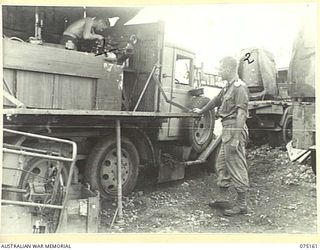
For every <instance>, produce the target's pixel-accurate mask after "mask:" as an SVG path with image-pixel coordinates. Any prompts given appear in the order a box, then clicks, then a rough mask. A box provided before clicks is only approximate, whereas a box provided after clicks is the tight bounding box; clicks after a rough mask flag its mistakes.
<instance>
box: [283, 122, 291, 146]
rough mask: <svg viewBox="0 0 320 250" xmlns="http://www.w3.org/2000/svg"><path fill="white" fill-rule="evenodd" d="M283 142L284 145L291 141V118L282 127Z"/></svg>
mask: <svg viewBox="0 0 320 250" xmlns="http://www.w3.org/2000/svg"><path fill="white" fill-rule="evenodd" d="M283 140H284V142H285V143H288V142H289V141H291V140H292V117H288V118H287V119H286V122H285V124H284V126H283Z"/></svg>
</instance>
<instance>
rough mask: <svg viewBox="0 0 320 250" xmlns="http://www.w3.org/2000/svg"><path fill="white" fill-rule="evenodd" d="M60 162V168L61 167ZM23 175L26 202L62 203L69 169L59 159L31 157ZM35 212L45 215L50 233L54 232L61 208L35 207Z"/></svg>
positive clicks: (23, 196)
mask: <svg viewBox="0 0 320 250" xmlns="http://www.w3.org/2000/svg"><path fill="white" fill-rule="evenodd" d="M59 164H61V165H60V169H59V167H58V166H59ZM24 170H25V171H24V172H23V174H22V175H21V180H20V185H19V186H20V188H21V189H25V190H26V191H27V193H26V194H23V195H22V196H21V199H22V200H23V201H25V202H32V203H39V204H51V205H61V203H62V198H63V187H65V186H66V185H67V179H68V170H67V169H66V167H65V166H64V165H63V163H59V162H57V161H52V160H48V159H39V158H33V159H31V160H30V161H29V162H28V164H27V166H26V168H25V169H24ZM33 211H34V212H35V213H38V214H41V215H43V217H44V218H45V220H46V221H47V225H48V231H49V233H54V232H55V231H56V230H57V227H58V224H59V218H60V215H61V212H62V210H61V209H50V208H42V209H39V207H35V208H34V210H33Z"/></svg>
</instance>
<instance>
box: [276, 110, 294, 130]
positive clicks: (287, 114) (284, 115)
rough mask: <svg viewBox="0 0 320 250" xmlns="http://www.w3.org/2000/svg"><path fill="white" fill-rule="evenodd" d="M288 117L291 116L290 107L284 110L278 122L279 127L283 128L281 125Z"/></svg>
mask: <svg viewBox="0 0 320 250" xmlns="http://www.w3.org/2000/svg"><path fill="white" fill-rule="evenodd" d="M289 115H292V106H289V107H287V108H286V109H285V110H284V112H283V115H282V117H281V119H280V122H279V125H280V126H281V127H283V125H284V123H285V121H286V119H287V117H288V116H289Z"/></svg>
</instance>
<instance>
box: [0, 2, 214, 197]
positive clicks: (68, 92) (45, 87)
mask: <svg viewBox="0 0 320 250" xmlns="http://www.w3.org/2000/svg"><path fill="white" fill-rule="evenodd" d="M139 10H140V9H139V8H116V7H112V8H111V7H110V8H108V7H105V8H96V7H86V8H83V7H72V8H71V7H50V6H45V7H44V6H38V7H34V6H3V11H2V13H3V33H4V38H3V82H4V85H3V86H4V87H3V92H4V109H3V126H4V128H5V129H9V130H6V131H4V135H3V138H4V139H3V140H4V143H5V144H4V147H5V149H6V150H7V151H5V152H4V154H6V153H8V149H13V150H15V151H10V150H9V151H10V152H14V153H15V154H14V156H12V155H10V157H13V158H14V160H17V159H18V158H19V154H18V153H17V152H21V151H23V152H25V150H27V148H31V149H32V150H33V152H34V151H36V152H37V151H41V152H43V151H45V152H47V153H46V155H55V156H58V155H59V156H60V157H67V156H70V155H71V154H72V150H71V149H70V147H67V146H66V145H65V144H63V143H60V142H56V141H49V142H48V141H46V140H44V139H41V138H42V137H41V136H46V137H45V138H47V136H49V137H54V138H60V139H63V140H67V141H71V142H74V143H76V146H77V154H76V159H75V167H74V171H73V173H72V175H73V177H72V183H78V182H80V181H81V182H82V183H84V184H86V183H88V184H89V185H90V188H91V189H93V190H98V191H99V193H100V195H101V197H102V198H105V199H113V197H114V196H115V195H116V194H117V190H118V188H117V183H118V179H117V176H119V175H117V162H118V159H119V155H117V153H118V152H119V151H117V145H119V144H118V143H117V138H118V137H117V136H116V135H117V133H116V132H120V131H121V140H120V139H119V138H118V139H119V140H120V142H121V151H120V152H121V153H120V158H121V175H120V176H121V181H122V192H123V195H128V194H129V193H130V192H131V191H132V190H133V189H134V187H135V185H136V182H137V178H138V174H139V170H140V169H141V168H153V169H154V170H155V171H157V173H158V174H157V181H158V182H166V181H171V180H178V179H181V178H183V177H184V171H185V167H186V166H191V165H196V164H203V163H205V162H206V160H207V158H208V157H213V156H212V155H216V151H215V148H216V146H217V145H218V144H219V142H220V136H219V135H218V134H215V133H214V126H215V118H214V111H210V112H207V113H206V114H204V115H203V116H201V117H200V116H198V115H196V114H194V113H192V112H191V109H192V108H194V107H202V106H204V105H205V104H206V103H207V102H208V100H209V99H208V98H205V97H203V96H201V95H202V92H201V89H194V86H193V83H194V74H193V71H194V68H193V62H194V58H195V54H194V53H193V52H191V51H189V50H187V49H184V48H181V47H178V46H175V45H172V44H169V43H166V41H165V40H164V30H165V27H164V24H163V23H162V22H157V23H148V24H136V25H123V24H124V23H125V22H126V21H128V20H129V18H132V17H133V16H134V15H135V14H137V13H138V12H139ZM84 16H87V17H118V22H119V24H118V22H117V23H116V25H114V26H112V27H111V28H110V29H109V30H107V31H106V33H102V34H103V35H104V36H105V38H106V44H105V45H101V44H100V43H93V44H91V45H89V48H90V49H89V50H86V51H73V50H67V49H65V46H64V45H60V44H59V40H60V37H61V35H62V33H63V30H64V29H65V27H66V26H67V25H68V24H69V23H71V22H73V21H75V20H77V19H80V18H82V17H84ZM90 46H91V47H90ZM110 53H113V55H114V56H113V57H112V58H110ZM109 59H112V60H109ZM114 59H116V60H114ZM117 125H119V126H117ZM120 126H121V129H120ZM15 131H16V132H15ZM21 132H24V133H27V135H30V134H32V135H34V134H36V135H37V136H40V138H39V137H37V136H33V137H32V138H29V137H28V136H26V134H21ZM5 156H6V155H5ZM10 157H9V158H10ZM46 157H47V156H46ZM9 158H8V157H5V158H4V168H3V170H4V171H3V178H2V179H3V183H2V185H3V191H4V192H3V194H4V195H3V198H6V194H7V192H12V190H13V189H12V188H14V189H15V190H20V191H19V192H22V193H25V194H26V193H27V195H25V196H24V197H35V196H32V195H31V196H30V194H28V192H30V188H28V187H30V186H33V187H37V190H38V191H37V192H39V195H37V196H36V197H37V201H36V200H32V199H31V200H30V199H29V201H30V202H43V199H41V197H43V196H46V195H48V194H51V195H52V192H53V191H52V190H53V184H52V183H51V184H50V185H49V183H48V179H47V176H51V175H52V172H53V169H55V168H53V165H54V164H56V160H52V159H51V158H50V157H49V159H48V157H47V158H46V159H38V158H36V157H32V154H31V155H30V154H28V155H27V156H26V157H23V158H22V159H20V161H19V160H17V161H11V160H12V159H11V158H10V159H9ZM54 159H55V158H54ZM6 160H8V161H6ZM12 162H20V163H19V164H18V163H17V165H15V166H11V165H10V164H11V163H12ZM7 164H9V165H10V166H8V165H7ZM12 164H13V163H12ZM61 164H62V166H64V167H62V169H63V170H61V171H60V172H61V176H60V177H58V175H55V177H56V178H60V179H61V180H60V184H61V182H64V183H66V181H64V180H65V179H66V176H67V175H68V172H69V171H70V167H68V166H67V165H68V164H63V163H61ZM12 168H14V169H16V170H17V169H19V171H18V172H19V173H20V174H19V175H17V176H16V178H18V180H16V179H15V180H13V179H12V178H11V177H12V171H13V170H12ZM50 174H51V175H50ZM57 185H59V184H57ZM49 186H50V188H49ZM10 188H11V191H10V190H9V189H10ZM9 197H10V199H14V200H18V201H19V200H21V199H22V200H23V198H21V196H19V195H17V196H15V198H12V196H11V195H9ZM39 197H40V198H39ZM38 199H39V200H38Z"/></svg>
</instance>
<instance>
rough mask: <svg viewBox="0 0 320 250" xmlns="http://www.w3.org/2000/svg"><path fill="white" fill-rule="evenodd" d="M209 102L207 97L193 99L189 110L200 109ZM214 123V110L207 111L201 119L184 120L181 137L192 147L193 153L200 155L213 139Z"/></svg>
mask: <svg viewBox="0 0 320 250" xmlns="http://www.w3.org/2000/svg"><path fill="white" fill-rule="evenodd" d="M209 101H210V99H209V98H207V97H203V96H200V97H196V96H195V97H193V98H192V99H191V104H190V106H189V108H190V109H193V108H202V107H204V106H205V105H206V104H207V103H208V102H209ZM214 123H215V116H214V110H209V111H207V112H206V113H204V114H203V115H202V116H201V117H197V118H186V119H185V120H184V126H183V136H184V138H186V141H185V143H186V144H187V145H189V146H192V148H193V149H194V151H196V152H198V153H201V152H202V151H203V150H204V149H205V148H206V147H207V146H208V145H209V143H210V142H211V141H212V139H213V136H214V134H213V129H214Z"/></svg>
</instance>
